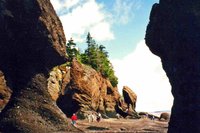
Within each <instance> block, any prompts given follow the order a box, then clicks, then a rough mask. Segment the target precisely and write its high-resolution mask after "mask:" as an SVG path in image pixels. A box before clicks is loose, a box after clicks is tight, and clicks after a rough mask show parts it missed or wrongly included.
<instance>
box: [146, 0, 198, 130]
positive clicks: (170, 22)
mask: <svg viewBox="0 0 200 133" xmlns="http://www.w3.org/2000/svg"><path fill="white" fill-rule="evenodd" d="M199 42H200V1H199V0H160V2H159V4H155V5H153V7H152V11H151V14H150V22H149V25H148V27H147V31H146V44H147V45H148V46H149V48H150V50H151V51H152V52H153V53H154V54H156V55H158V56H160V57H161V60H162V64H163V68H164V70H165V71H166V73H167V76H168V78H169V81H170V83H171V86H172V94H173V96H174V104H173V107H172V114H171V119H170V123H169V130H168V132H170V133H189V132H196V133H197V132H200V126H199V123H200V115H199V114H200V110H199V103H200V97H199V95H200V75H199V73H200V43H199Z"/></svg>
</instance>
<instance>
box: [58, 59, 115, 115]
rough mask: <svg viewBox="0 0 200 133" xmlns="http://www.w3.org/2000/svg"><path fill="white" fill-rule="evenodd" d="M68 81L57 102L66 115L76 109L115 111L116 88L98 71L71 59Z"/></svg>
mask: <svg viewBox="0 0 200 133" xmlns="http://www.w3.org/2000/svg"><path fill="white" fill-rule="evenodd" d="M70 75H71V76H70V77H71V78H70V79H71V80H70V83H69V84H68V85H67V88H66V91H65V95H64V96H61V97H60V98H59V99H58V101H57V104H58V106H59V107H60V108H61V109H62V110H63V111H64V112H65V113H66V114H67V115H68V116H71V115H72V113H75V112H77V111H79V112H82V113H81V114H84V112H87V111H100V112H102V113H106V112H113V111H115V109H114V106H115V104H116V101H117V100H118V97H119V93H118V90H117V88H114V87H112V85H111V83H110V82H109V81H108V80H107V79H105V78H103V77H102V76H101V74H100V73H98V72H96V71H95V70H94V69H92V68H91V67H89V66H87V65H83V64H80V63H79V62H78V61H76V60H73V62H72V67H71V69H70Z"/></svg>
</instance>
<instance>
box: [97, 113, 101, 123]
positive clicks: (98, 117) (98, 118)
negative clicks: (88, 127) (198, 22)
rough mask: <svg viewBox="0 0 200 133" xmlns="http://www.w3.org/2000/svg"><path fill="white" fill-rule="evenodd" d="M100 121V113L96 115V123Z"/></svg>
mask: <svg viewBox="0 0 200 133" xmlns="http://www.w3.org/2000/svg"><path fill="white" fill-rule="evenodd" d="M100 120H101V113H98V114H97V122H100Z"/></svg>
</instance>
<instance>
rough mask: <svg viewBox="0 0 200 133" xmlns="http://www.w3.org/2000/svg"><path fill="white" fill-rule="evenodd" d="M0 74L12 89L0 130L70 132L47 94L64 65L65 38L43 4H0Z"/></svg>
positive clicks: (10, 0) (3, 0)
mask: <svg viewBox="0 0 200 133" xmlns="http://www.w3.org/2000/svg"><path fill="white" fill-rule="evenodd" d="M0 22H1V25H0V37H1V39H0V70H1V71H2V72H3V73H4V75H5V79H6V81H7V85H8V86H9V88H10V89H12V91H13V94H12V96H11V101H10V102H9V103H8V104H7V105H6V107H5V108H4V110H3V111H2V113H1V114H0V132H35V130H36V129H39V130H37V132H57V131H75V129H74V128H73V127H71V126H70V123H69V122H67V119H66V116H65V115H64V114H63V113H62V112H61V110H60V109H59V108H58V107H57V106H56V104H55V102H54V101H53V100H52V98H51V97H50V95H49V93H48V91H47V78H48V73H49V70H51V69H52V68H53V67H54V66H56V65H59V64H61V63H64V62H65V60H66V59H65V54H66V53H65V43H66V41H65V36H64V33H63V29H62V25H61V22H60V20H59V19H58V17H57V15H56V13H55V11H54V9H53V7H52V5H51V3H50V1H49V0H20V1H19V0H0Z"/></svg>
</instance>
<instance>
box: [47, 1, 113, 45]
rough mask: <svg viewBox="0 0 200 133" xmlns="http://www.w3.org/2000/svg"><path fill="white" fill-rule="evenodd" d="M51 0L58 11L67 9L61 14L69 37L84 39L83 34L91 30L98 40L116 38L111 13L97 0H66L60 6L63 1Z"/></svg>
mask: <svg viewBox="0 0 200 133" xmlns="http://www.w3.org/2000/svg"><path fill="white" fill-rule="evenodd" d="M51 1H52V4H53V6H54V7H55V9H56V10H57V12H58V11H61V10H62V11H65V10H66V11H67V12H66V13H65V14H62V15H61V16H60V19H61V21H62V24H63V27H64V32H65V35H66V38H67V39H69V38H71V37H73V38H74V40H76V42H77V41H79V42H80V41H84V40H83V39H85V36H84V38H83V35H86V34H87V32H90V31H91V35H92V36H93V35H94V36H95V37H94V38H95V40H97V41H105V40H112V39H114V34H113V32H112V30H111V23H110V22H109V20H108V19H109V16H110V15H109V13H106V12H105V10H104V7H103V5H102V4H98V3H97V2H96V1H95V0H64V1H62V4H63V6H60V5H61V2H55V1H54V0H51ZM67 5H68V6H67ZM69 8H70V10H69Z"/></svg>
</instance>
